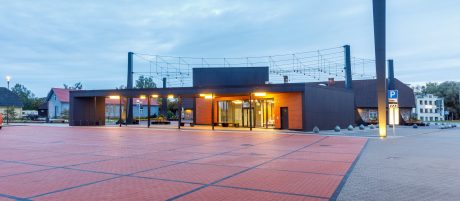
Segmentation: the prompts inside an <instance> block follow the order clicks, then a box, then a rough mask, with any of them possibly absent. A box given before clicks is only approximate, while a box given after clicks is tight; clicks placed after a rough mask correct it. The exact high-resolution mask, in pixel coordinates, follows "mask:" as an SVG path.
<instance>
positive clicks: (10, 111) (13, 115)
mask: <svg viewBox="0 0 460 201" xmlns="http://www.w3.org/2000/svg"><path fill="white" fill-rule="evenodd" d="M6 116H7V118H8V121H10V120H13V119H15V118H16V116H17V114H16V111H14V107H7V108H6Z"/></svg>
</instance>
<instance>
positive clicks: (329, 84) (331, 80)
mask: <svg viewBox="0 0 460 201" xmlns="http://www.w3.org/2000/svg"><path fill="white" fill-rule="evenodd" d="M334 85H335V80H334V78H333V77H331V78H329V79H327V86H334Z"/></svg>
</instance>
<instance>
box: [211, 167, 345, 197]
mask: <svg viewBox="0 0 460 201" xmlns="http://www.w3.org/2000/svg"><path fill="white" fill-rule="evenodd" d="M341 180H342V177H341V176H333V175H319V174H309V173H298V172H286V171H277V170H267V169H254V170H250V171H248V172H245V173H243V174H240V175H238V176H235V177H232V178H230V179H227V180H224V181H222V182H219V183H218V184H217V185H222V186H233V187H242V188H250V189H259V190H267V191H275V192H284V193H292V194H302V195H312V196H319V197H324V198H329V197H331V196H332V194H333V193H334V191H335V189H336V188H337V186H338V185H339V183H340V181H341Z"/></svg>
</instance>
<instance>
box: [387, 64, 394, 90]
mask: <svg viewBox="0 0 460 201" xmlns="http://www.w3.org/2000/svg"><path fill="white" fill-rule="evenodd" d="M388 89H389V90H394V89H396V88H395V71H394V68H393V59H390V60H388Z"/></svg>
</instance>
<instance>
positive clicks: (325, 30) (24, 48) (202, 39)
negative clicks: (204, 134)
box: [0, 0, 460, 97]
mask: <svg viewBox="0 0 460 201" xmlns="http://www.w3.org/2000/svg"><path fill="white" fill-rule="evenodd" d="M459 10H460V3H459V2H458V0H442V1H439V0H387V58H391V59H394V62H395V74H396V77H397V78H398V79H400V80H402V81H403V82H406V83H413V84H417V83H424V82H429V81H431V82H433V81H436V82H441V81H446V80H456V81H460V76H459V75H460V14H459V13H458V11H459ZM373 42H374V41H373V21H372V1H371V0H347V1H343V0H308V1H306V0H290V1H268V0H252V1H243V0H229V1H204V0H190V1H187V0H183V1H169V0H168V1H143V0H137V1H130V0H126V1H121V0H120V1H112V0H98V1H93V0H81V1H77V0H74V1H70V0H69V1H61V0H40V1H22V0H15V1H3V2H2V3H1V6H0V76H1V77H2V80H1V81H0V86H6V81H4V77H5V76H6V75H9V76H11V77H12V80H11V85H13V84H16V83H20V84H23V85H25V86H26V87H27V88H29V89H30V90H32V92H33V93H35V95H36V96H39V97H41V96H46V94H47V93H48V91H49V90H50V88H52V87H62V86H63V84H64V83H66V84H73V83H76V82H82V84H83V87H84V89H109V88H115V87H117V86H120V85H126V73H127V53H128V52H129V51H133V52H139V53H148V54H155V55H156V54H158V55H174V56H192V57H246V56H260V55H272V54H285V53H293V52H302V51H310V50H317V49H324V48H330V47H338V46H343V45H346V44H349V45H351V51H352V55H353V56H355V57H360V58H369V59H373V58H374V43H373ZM135 68H136V66H135Z"/></svg>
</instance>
